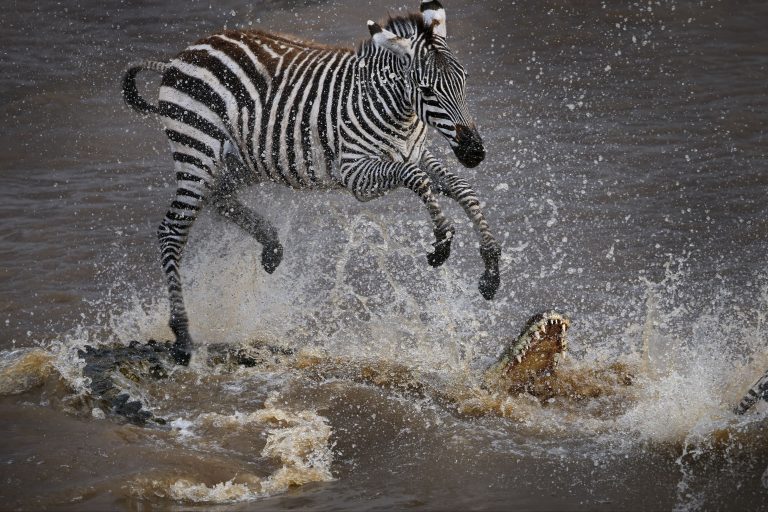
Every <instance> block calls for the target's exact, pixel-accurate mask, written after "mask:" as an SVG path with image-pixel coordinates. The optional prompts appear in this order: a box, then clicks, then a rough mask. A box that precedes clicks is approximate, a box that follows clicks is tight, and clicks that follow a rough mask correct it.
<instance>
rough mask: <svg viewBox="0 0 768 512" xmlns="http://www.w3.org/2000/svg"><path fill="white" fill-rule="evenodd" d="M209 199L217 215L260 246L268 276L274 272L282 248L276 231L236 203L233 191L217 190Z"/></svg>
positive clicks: (281, 254)
mask: <svg viewBox="0 0 768 512" xmlns="http://www.w3.org/2000/svg"><path fill="white" fill-rule="evenodd" d="M211 199H212V200H213V204H214V205H215V206H216V210H217V211H218V212H219V214H221V215H222V216H223V217H226V218H227V219H229V220H231V221H232V222H234V223H235V224H237V225H238V226H240V228H242V229H243V230H244V231H245V232H246V233H248V234H250V235H251V236H253V237H254V238H255V239H256V241H257V242H259V243H260V244H261V246H262V249H261V266H262V267H264V270H265V271H266V272H267V273H268V274H271V273H272V272H274V271H275V269H276V268H277V267H278V265H280V262H281V261H282V259H283V246H282V244H281V243H280V240H279V239H278V236H277V229H275V227H274V226H273V225H272V224H271V223H270V222H269V221H268V220H266V219H265V218H264V217H262V216H261V215H259V214H258V213H256V212H255V211H253V210H251V209H250V208H248V207H247V206H245V205H244V204H243V203H241V202H240V201H238V200H237V198H235V197H234V192H233V191H229V190H226V189H224V190H218V191H217V192H216V193H215V194H214V195H213V196H212V197H211Z"/></svg>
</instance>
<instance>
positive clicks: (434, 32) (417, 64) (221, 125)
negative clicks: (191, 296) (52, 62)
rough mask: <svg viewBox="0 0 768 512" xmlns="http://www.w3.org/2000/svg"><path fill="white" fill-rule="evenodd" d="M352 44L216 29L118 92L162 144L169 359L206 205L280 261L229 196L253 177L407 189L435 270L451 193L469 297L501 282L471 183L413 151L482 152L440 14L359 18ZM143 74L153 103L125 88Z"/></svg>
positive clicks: (431, 0) (426, 2)
mask: <svg viewBox="0 0 768 512" xmlns="http://www.w3.org/2000/svg"><path fill="white" fill-rule="evenodd" d="M368 29H369V31H370V33H371V38H370V39H368V40H366V41H364V42H363V43H361V44H360V46H359V47H358V48H357V50H356V51H353V50H351V49H346V48H336V47H328V46H322V45H319V44H315V43H311V42H305V41H300V40H298V39H294V38H292V37H288V36H283V35H276V34H269V33H266V32H261V31H234V30H227V31H224V32H221V33H218V34H214V35H212V36H210V37H207V38H205V39H202V40H200V41H198V42H197V43H196V44H194V45H192V46H189V47H188V48H186V49H185V50H184V51H182V52H181V53H180V54H179V55H178V56H176V57H175V58H174V59H173V60H171V61H170V62H167V63H164V62H156V61H146V62H141V63H138V64H135V65H132V66H131V67H130V68H129V69H128V70H127V72H126V73H125V76H124V78H123V84H122V85H123V87H122V90H123V96H124V98H125V101H126V102H127V103H128V104H129V105H130V106H132V107H133V108H134V109H136V110H137V111H139V112H140V113H144V114H156V115H158V116H159V117H160V119H161V121H162V123H163V125H164V127H165V133H166V135H167V136H168V139H169V141H170V145H171V150H172V152H173V160H174V166H175V170H176V180H177V182H178V188H177V190H176V197H175V199H174V200H173V202H172V203H171V206H170V209H169V210H168V212H167V213H166V215H165V218H164V219H163V221H162V223H161V224H160V227H159V229H158V237H159V240H160V246H161V252H162V265H163V270H164V271H165V274H166V277H167V280H168V290H169V295H170V306H171V315H170V323H169V325H170V327H171V329H172V330H173V333H174V335H175V337H176V340H175V342H174V350H173V352H174V359H175V360H176V361H177V362H178V363H179V364H187V363H188V362H189V358H190V354H191V350H192V339H191V337H190V335H189V330H188V325H189V320H188V318H187V313H186V311H185V309H184V301H183V298H182V290H181V279H180V275H179V265H180V261H181V256H182V251H183V249H184V244H185V243H186V241H187V236H188V233H189V230H190V228H191V226H192V224H193V222H194V221H195V219H196V218H197V215H198V213H199V212H200V209H201V208H202V206H203V204H204V202H205V201H206V200H208V199H210V200H211V201H212V203H213V205H214V206H215V207H216V209H217V211H218V212H219V213H220V214H221V215H223V216H224V217H227V218H229V219H230V220H232V221H233V222H234V223H235V224H237V225H238V226H240V227H241V228H242V229H243V230H245V231H246V232H247V233H250V234H251V235H252V236H253V237H255V238H256V240H257V241H258V242H259V243H261V244H262V246H263V250H262V254H261V264H262V266H263V267H264V270H266V271H267V272H268V273H272V272H274V270H275V269H276V268H277V266H278V265H279V264H280V261H281V259H282V256H283V247H282V245H281V244H280V241H279V240H278V236H277V230H276V229H275V228H274V226H272V224H270V222H269V221H268V220H267V219H265V218H264V217H263V216H262V215H261V214H260V213H257V212H255V211H253V210H251V209H250V208H248V207H246V206H244V205H243V204H242V203H241V202H240V201H238V199H237V198H236V192H237V190H238V189H239V188H240V187H242V186H244V185H247V184H251V183H254V182H258V181H273V182H278V183H283V184H285V185H288V186H290V187H293V188H296V189H331V188H345V189H347V190H349V191H351V192H352V193H353V194H354V195H355V197H356V198H357V199H359V200H360V201H368V200H371V199H374V198H376V197H379V196H381V195H383V194H385V193H386V192H388V191H390V190H392V189H395V188H397V187H400V186H405V187H407V188H408V189H410V190H412V191H413V192H414V193H416V194H417V195H418V196H419V197H420V198H421V200H422V201H423V202H424V204H425V205H426V207H427V210H428V211H429V215H430V217H431V220H432V223H433V225H434V234H435V242H434V244H433V245H434V252H432V253H430V254H428V255H427V261H428V262H429V264H430V265H432V266H433V267H437V266H439V265H441V264H442V263H443V262H444V261H445V260H446V258H448V256H449V254H450V250H451V241H452V239H453V235H454V232H455V230H454V227H453V225H452V223H451V221H450V220H449V219H448V218H447V217H446V216H445V214H444V213H443V211H442V209H441V208H440V205H439V204H438V201H437V198H436V195H437V193H442V194H444V195H446V196H448V197H449V198H451V199H453V200H455V201H457V202H458V203H459V204H460V205H461V206H462V208H463V209H464V211H465V212H466V214H467V215H468V216H469V218H470V219H471V220H472V222H473V223H474V226H475V228H476V230H477V231H478V233H479V237H480V254H481V256H482V259H483V262H484V264H485V272H484V273H483V275H482V276H481V278H480V283H479V289H480V293H481V294H482V295H483V297H485V298H486V299H489V300H490V299H492V298H493V297H494V295H495V294H496V290H497V289H498V287H499V257H500V254H501V249H500V247H499V244H498V242H497V241H496V239H495V238H494V237H493V235H492V234H491V231H490V229H489V227H488V223H487V222H486V220H485V217H484V216H483V213H482V211H481V209H480V201H479V200H478V198H477V195H476V194H475V192H474V190H472V188H471V187H470V185H469V183H467V181H465V180H464V179H462V178H459V177H458V176H456V175H455V174H453V173H452V172H450V171H449V170H448V169H446V168H445V166H443V164H441V163H440V162H439V161H438V160H437V159H436V158H435V157H434V156H432V154H431V153H430V152H429V151H428V150H427V149H426V148H425V141H426V137H427V126H432V127H433V128H435V129H437V131H439V132H440V133H441V134H442V135H443V136H444V137H445V138H446V139H448V142H449V143H450V145H451V147H452V148H453V151H454V153H455V155H456V157H457V159H458V160H459V162H460V163H461V164H463V165H464V166H466V167H475V166H477V165H478V164H479V163H480V162H482V161H483V159H484V158H485V149H484V147H483V142H482V139H481V138H480V134H479V133H478V131H477V128H476V126H475V123H474V122H473V120H472V116H471V115H470V113H469V109H468V108H467V103H466V98H465V82H466V72H465V71H464V68H463V67H462V65H461V64H460V63H459V62H458V60H456V58H455V57H454V55H453V54H452V53H451V50H450V49H449V48H448V45H447V44H446V25H445V10H444V9H443V7H442V6H441V5H440V3H439V2H437V1H435V0H423V1H422V2H421V8H420V13H415V14H410V15H406V16H400V17H395V18H392V17H390V18H389V20H388V21H387V23H386V24H385V27H381V26H380V25H379V24H377V23H374V22H373V21H369V22H368ZM142 69H150V70H154V71H157V72H161V73H162V83H161V86H160V92H159V101H158V103H157V105H152V104H150V103H148V102H147V101H145V100H144V99H143V98H142V97H141V96H140V95H139V93H138V90H137V88H136V75H137V74H138V72H139V71H141V70H142Z"/></svg>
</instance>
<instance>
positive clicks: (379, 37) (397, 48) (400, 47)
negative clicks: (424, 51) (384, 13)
mask: <svg viewBox="0 0 768 512" xmlns="http://www.w3.org/2000/svg"><path fill="white" fill-rule="evenodd" d="M368 30H369V31H370V32H371V38H372V39H373V44H375V45H376V46H377V47H379V48H384V49H385V50H388V51H390V52H392V53H394V54H395V55H397V56H398V57H405V56H406V55H413V49H412V48H411V43H410V41H408V40H407V39H403V38H402V37H398V36H397V35H396V34H394V33H392V32H390V31H389V30H387V29H384V28H381V26H380V25H379V24H378V23H376V22H373V21H371V20H368Z"/></svg>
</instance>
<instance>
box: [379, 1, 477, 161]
mask: <svg viewBox="0 0 768 512" xmlns="http://www.w3.org/2000/svg"><path fill="white" fill-rule="evenodd" d="M411 20H412V21H413V22H414V23H417V24H421V26H419V27H416V30H415V31H413V32H410V33H408V32H409V31H406V32H403V29H402V27H399V26H398V24H397V23H396V22H397V21H398V20H393V21H394V22H395V23H394V25H393V26H391V27H390V28H392V29H393V30H395V32H398V33H395V32H391V31H389V30H387V29H383V28H381V27H380V26H379V25H377V24H376V23H373V22H372V21H369V22H368V27H369V29H370V31H371V35H372V36H373V42H374V44H375V45H376V46H377V47H379V48H384V49H386V50H388V51H390V52H392V53H394V54H395V55H397V56H399V57H401V58H403V59H404V60H406V61H407V62H408V63H409V64H408V66H409V68H408V74H409V80H408V81H409V85H410V87H409V91H410V96H411V97H410V101H411V104H412V107H413V109H414V111H415V112H416V114H417V115H418V116H419V119H421V120H422V121H423V122H424V123H426V124H428V125H430V126H432V127H434V128H435V129H436V130H437V131H439V132H440V133H442V134H443V136H444V137H445V138H447V139H448V141H449V143H450V145H451V148H453V152H454V153H455V154H456V158H458V160H459V162H460V163H461V164H462V165H464V166H465V167H475V166H477V165H478V164H479V163H480V162H482V161H483V159H484V158H485V148H484V147H483V140H482V138H481V137H480V133H479V132H478V131H477V127H476V125H475V122H474V121H473V120H472V116H471V115H470V113H469V108H468V107H467V100H466V92H465V89H466V79H467V73H466V71H465V70H464V67H463V66H462V65H461V63H460V62H459V61H458V60H457V59H456V57H455V56H454V55H453V53H452V52H451V50H450V48H448V45H447V43H446V29H445V9H443V6H442V5H440V2H438V1H437V0H422V2H421V16H418V15H414V16H412V17H411Z"/></svg>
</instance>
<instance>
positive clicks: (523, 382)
mask: <svg viewBox="0 0 768 512" xmlns="http://www.w3.org/2000/svg"><path fill="white" fill-rule="evenodd" d="M569 326H570V321H569V319H568V318H566V317H565V316H563V315H561V314H559V313H556V312H554V311H548V312H545V313H540V314H537V315H535V316H533V317H532V318H531V319H530V320H529V321H528V322H527V323H526V324H525V327H524V328H523V329H522V332H521V333H520V335H519V336H517V337H516V338H514V339H512V340H510V341H509V342H508V343H506V344H505V346H504V348H503V351H502V352H501V355H500V356H499V358H498V359H497V360H496V362H495V363H494V364H492V365H491V366H490V367H488V368H487V369H486V370H485V372H484V373H483V374H482V376H481V383H480V385H481V386H482V387H483V388H485V389H486V390H488V391H489V392H492V393H509V394H514V393H521V392H528V393H530V394H532V395H534V396H536V395H537V394H538V393H539V391H538V388H537V387H536V386H535V384H536V383H537V380H539V379H544V378H546V377H548V376H550V375H551V374H552V373H553V372H555V370H556V368H557V365H558V362H559V361H560V359H561V358H562V357H563V355H564V354H565V352H566V351H567V348H568V344H567V341H566V331H567V330H568V328H569ZM172 347H173V345H172V343H171V342H170V341H169V342H163V343H161V342H157V341H154V340H150V341H149V342H147V343H146V344H142V343H139V342H135V341H134V342H131V343H130V344H128V345H120V344H112V345H103V346H98V347H91V346H86V347H85V349H84V350H80V351H79V353H78V355H79V356H80V358H82V359H83V360H84V361H85V367H84V368H83V375H84V376H85V377H87V378H89V379H90V391H91V398H92V399H93V400H94V401H95V402H96V403H97V404H98V405H99V406H100V408H101V409H102V410H105V411H108V412H109V413H111V414H112V415H115V416H117V417H121V418H123V419H124V420H126V421H128V422H131V423H134V424H137V425H145V424H148V423H149V424H151V423H155V424H165V420H164V419H163V418H160V417H157V416H156V415H155V414H153V413H152V412H151V406H150V404H147V403H145V400H143V399H142V398H138V397H136V396H135V394H132V393H131V391H130V387H131V385H132V384H137V383H138V384H140V383H141V382H143V381H146V380H147V379H155V380H157V379H165V378H168V374H169V371H170V370H171V369H172V368H173V367H174V365H175V363H174V360H173V356H172ZM206 362H207V364H208V365H210V366H221V365H223V366H225V367H229V368H235V367H238V366H248V367H262V368H264V369H270V368H275V367H279V368H289V369H295V370H300V371H304V372H306V373H307V375H308V376H309V377H311V378H339V379H347V380H351V381H356V382H365V383H369V384H374V385H378V386H382V387H392V388H396V389H397V390H399V391H404V392H413V393H417V394H423V395H430V396H433V397H434V398H436V399H438V400H441V401H450V400H451V399H450V398H448V397H447V396H446V393H445V392H444V391H441V390H440V389H439V388H438V387H436V386H434V385H432V384H431V383H430V382H427V379H425V378H424V377H423V375H421V374H420V373H419V372H416V371H414V370H413V369H410V368H407V367H405V366H403V365H399V364H387V363H386V362H381V361H376V362H372V361H360V360H357V361H355V360H351V359H346V358H340V357H329V356H325V355H318V354H307V353H302V352H294V351H292V350H285V349H277V348H274V347H270V346H267V345H264V344H255V345H249V346H245V347H233V346H231V345H209V346H208V356H207V360H206ZM454 396H455V394H454Z"/></svg>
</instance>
